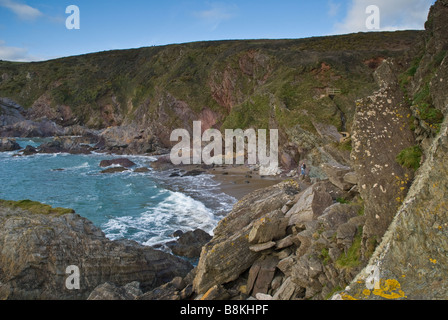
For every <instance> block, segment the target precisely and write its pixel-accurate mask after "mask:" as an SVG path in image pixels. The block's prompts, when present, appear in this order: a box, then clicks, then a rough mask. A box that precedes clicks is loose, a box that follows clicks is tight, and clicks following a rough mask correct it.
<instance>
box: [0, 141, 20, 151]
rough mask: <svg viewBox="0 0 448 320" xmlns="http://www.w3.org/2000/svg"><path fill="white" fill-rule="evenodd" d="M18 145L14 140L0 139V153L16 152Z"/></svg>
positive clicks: (18, 148)
mask: <svg viewBox="0 0 448 320" xmlns="http://www.w3.org/2000/svg"><path fill="white" fill-rule="evenodd" d="M20 149H21V148H20V145H19V144H18V143H17V142H16V140H15V139H9V138H1V139H0V152H5V151H16V150H20Z"/></svg>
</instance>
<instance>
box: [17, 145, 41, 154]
mask: <svg viewBox="0 0 448 320" xmlns="http://www.w3.org/2000/svg"><path fill="white" fill-rule="evenodd" d="M36 153H38V151H37V149H36V148H34V147H33V146H30V145H27V146H26V147H25V149H23V150H22V151H21V154H22V155H23V156H31V155H33V154H36Z"/></svg>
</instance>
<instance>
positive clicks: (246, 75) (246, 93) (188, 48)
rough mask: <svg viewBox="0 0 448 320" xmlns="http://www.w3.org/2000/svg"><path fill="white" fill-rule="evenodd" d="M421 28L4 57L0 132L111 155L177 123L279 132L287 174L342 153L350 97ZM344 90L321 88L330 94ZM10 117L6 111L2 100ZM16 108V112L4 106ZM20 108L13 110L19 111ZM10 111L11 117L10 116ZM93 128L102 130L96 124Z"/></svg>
mask: <svg viewBox="0 0 448 320" xmlns="http://www.w3.org/2000/svg"><path fill="white" fill-rule="evenodd" d="M420 36H421V32H418V31H403V32H386V33H359V34H351V35H343V36H332V37H318V38H309V39H300V40H253V41H216V42H199V43H189V44H179V45H170V46H163V47H150V48H141V49H134V50H121V51H109V52H101V53H95V54H89V55H82V56H76V57H68V58H61V59H56V60H51V61H46V62H37V63H11V62H5V61H1V62H0V74H1V75H2V76H1V78H0V97H5V98H8V99H2V100H0V105H1V106H2V109H1V110H3V111H0V117H2V118H3V119H5V120H4V121H3V124H2V127H1V128H0V136H9V137H11V136H12V137H14V136H42V135H45V136H52V135H67V134H75V135H79V134H83V132H84V131H82V130H81V129H80V128H83V129H84V130H87V129H89V130H90V131H89V132H92V130H93V132H94V133H95V134H97V135H98V139H99V140H101V141H102V146H103V148H105V149H107V150H112V151H113V152H115V153H136V154H144V153H154V152H160V151H161V150H164V149H165V148H167V147H170V146H172V144H171V143H170V141H169V136H170V134H171V132H172V130H173V129H177V128H183V129H187V130H189V131H190V132H191V130H192V124H193V121H194V120H200V121H202V125H203V130H205V129H208V128H212V127H213V128H218V129H220V130H224V129H226V128H230V129H238V128H241V129H246V128H251V127H254V128H258V129H279V132H280V161H281V164H282V166H283V167H284V168H285V169H291V168H296V165H297V163H298V162H299V161H300V160H305V159H306V160H308V163H309V168H311V169H312V170H313V174H314V175H315V176H320V177H322V176H324V173H323V172H322V171H321V170H320V169H319V166H320V164H322V163H324V162H328V161H334V162H345V163H347V160H348V152H347V146H346V145H344V144H340V139H341V137H342V136H341V134H340V133H339V132H341V131H343V132H344V131H349V132H350V131H351V127H352V120H353V115H354V112H355V106H354V104H353V101H354V100H356V99H358V98H361V97H363V96H366V95H368V94H370V93H371V92H372V91H373V90H374V89H375V88H377V84H376V83H375V81H374V78H373V76H372V74H373V72H374V71H375V70H376V68H377V67H378V66H379V65H380V63H381V62H382V61H383V60H384V59H388V58H392V57H400V56H406V54H407V52H409V51H410V50H411V48H412V47H413V46H414V44H415V43H416V41H417V39H418V38H419V37H420ZM333 88H336V89H338V90H339V91H338V92H340V94H337V95H335V96H331V95H330V96H329V95H328V91H327V90H328V89H333ZM8 106H14V107H15V109H14V113H13V112H12V111H10V112H9V113H8V115H7V112H6V110H7V107H8ZM9 110H12V107H9ZM18 111H20V112H18ZM14 115H15V117H14ZM95 130H98V131H95Z"/></svg>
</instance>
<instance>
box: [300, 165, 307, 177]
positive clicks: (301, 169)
mask: <svg viewBox="0 0 448 320" xmlns="http://www.w3.org/2000/svg"><path fill="white" fill-rule="evenodd" d="M300 174H301V175H302V176H303V177H304V176H305V175H306V164H305V162H303V163H302V165H301V166H300Z"/></svg>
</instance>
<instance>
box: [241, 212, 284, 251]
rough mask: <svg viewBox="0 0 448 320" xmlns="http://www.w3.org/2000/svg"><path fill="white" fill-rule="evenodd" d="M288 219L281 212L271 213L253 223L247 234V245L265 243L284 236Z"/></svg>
mask: <svg viewBox="0 0 448 320" xmlns="http://www.w3.org/2000/svg"><path fill="white" fill-rule="evenodd" d="M287 226H288V219H285V214H284V213H283V212H282V211H281V210H276V211H273V212H271V213H269V214H267V215H266V216H265V217H263V218H261V219H259V220H257V221H255V222H254V224H253V227H252V229H251V231H250V233H249V243H251V244H257V243H265V242H270V241H272V240H278V239H280V238H282V237H284V236H285V234H286V228H287Z"/></svg>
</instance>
